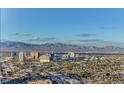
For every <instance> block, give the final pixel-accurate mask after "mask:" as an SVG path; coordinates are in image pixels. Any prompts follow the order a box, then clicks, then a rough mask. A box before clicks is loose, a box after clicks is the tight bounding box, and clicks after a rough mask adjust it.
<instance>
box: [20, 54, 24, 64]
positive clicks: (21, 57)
mask: <svg viewBox="0 0 124 93" xmlns="http://www.w3.org/2000/svg"><path fill="white" fill-rule="evenodd" d="M19 61H20V62H22V61H24V53H23V52H19Z"/></svg>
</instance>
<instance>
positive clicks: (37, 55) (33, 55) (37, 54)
mask: <svg viewBox="0 0 124 93" xmlns="http://www.w3.org/2000/svg"><path fill="white" fill-rule="evenodd" d="M30 56H31V59H34V60H36V59H38V57H39V53H38V52H30Z"/></svg>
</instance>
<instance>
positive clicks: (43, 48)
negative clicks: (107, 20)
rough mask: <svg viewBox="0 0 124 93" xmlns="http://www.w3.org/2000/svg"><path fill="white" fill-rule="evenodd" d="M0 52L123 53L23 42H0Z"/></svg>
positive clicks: (120, 50) (109, 48) (112, 48)
mask: <svg viewBox="0 0 124 93" xmlns="http://www.w3.org/2000/svg"><path fill="white" fill-rule="evenodd" d="M0 50H1V51H40V52H52V51H53V52H59V53H60V52H61V53H64V52H69V51H74V52H92V53H124V48H120V47H115V46H105V47H96V46H83V45H74V44H63V43H45V44H28V43H24V42H15V41H6V42H0Z"/></svg>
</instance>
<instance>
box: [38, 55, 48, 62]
mask: <svg viewBox="0 0 124 93" xmlns="http://www.w3.org/2000/svg"><path fill="white" fill-rule="evenodd" d="M39 60H40V62H43V63H44V62H50V57H49V55H48V54H45V55H41V56H40V57H39Z"/></svg>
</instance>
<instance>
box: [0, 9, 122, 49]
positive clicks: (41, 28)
mask: <svg viewBox="0 0 124 93" xmlns="http://www.w3.org/2000/svg"><path fill="white" fill-rule="evenodd" d="M0 14H1V15H0V16H1V40H9V41H19V42H26V43H33V44H42V43H67V44H80V45H88V46H120V47H124V9H119V8H118V9H116V8H112V9H110V8H109V9H108V8H103V9H102V8H96V9H95V8H28V9H26V8H19V9H18V8H12V9H11V8H2V9H1V12H0Z"/></svg>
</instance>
